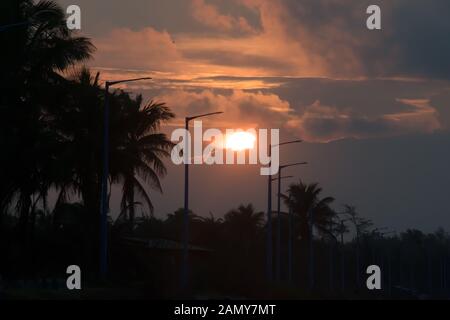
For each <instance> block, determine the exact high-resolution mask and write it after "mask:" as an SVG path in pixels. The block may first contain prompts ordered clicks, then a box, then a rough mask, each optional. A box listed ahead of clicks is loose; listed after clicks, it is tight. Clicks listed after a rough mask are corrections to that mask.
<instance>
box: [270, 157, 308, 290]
mask: <svg viewBox="0 0 450 320" xmlns="http://www.w3.org/2000/svg"><path fill="white" fill-rule="evenodd" d="M307 164H308V163H307V162H297V163H292V164H288V165H283V166H280V168H279V170H278V204H277V218H278V226H277V227H278V232H277V237H276V239H277V264H276V279H277V281H280V280H281V213H280V212H281V180H282V179H281V174H282V171H283V170H284V169H286V168H290V167H296V166H302V165H307Z"/></svg>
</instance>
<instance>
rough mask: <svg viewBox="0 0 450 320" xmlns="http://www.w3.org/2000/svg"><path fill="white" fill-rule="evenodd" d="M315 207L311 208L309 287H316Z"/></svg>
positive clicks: (311, 288)
mask: <svg viewBox="0 0 450 320" xmlns="http://www.w3.org/2000/svg"><path fill="white" fill-rule="evenodd" d="M313 230H314V209H313V208H310V209H309V289H310V290H311V291H312V290H313V289H314V236H313Z"/></svg>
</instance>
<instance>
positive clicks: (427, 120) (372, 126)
mask: <svg viewBox="0 0 450 320" xmlns="http://www.w3.org/2000/svg"><path fill="white" fill-rule="evenodd" d="M402 102H403V103H404V104H406V105H409V106H411V107H412V108H411V110H410V111H409V112H402V113H397V114H388V115H380V116H378V117H368V116H361V115H355V114H352V113H351V112H343V111H340V110H338V109H337V108H336V107H330V106H324V105H322V104H321V103H320V101H316V102H315V103H314V104H312V105H310V106H308V107H307V108H306V110H305V112H304V113H303V114H302V115H301V116H298V117H296V118H294V119H292V120H290V121H289V122H288V123H287V128H288V129H290V130H291V131H293V132H296V133H297V134H298V135H299V136H301V137H302V138H303V139H305V140H307V141H311V142H329V141H334V140H339V139H346V138H356V139H365V138H376V137H392V136H398V135H405V134H415V133H432V132H434V131H436V130H439V129H440V124H439V122H438V120H437V118H436V113H435V109H434V108H432V107H431V106H430V105H429V101H427V100H407V101H402Z"/></svg>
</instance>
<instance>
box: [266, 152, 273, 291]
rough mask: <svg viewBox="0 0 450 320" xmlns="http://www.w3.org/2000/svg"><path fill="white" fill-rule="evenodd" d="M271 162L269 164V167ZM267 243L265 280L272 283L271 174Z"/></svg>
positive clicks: (268, 191)
mask: <svg viewBox="0 0 450 320" xmlns="http://www.w3.org/2000/svg"><path fill="white" fill-rule="evenodd" d="M269 158H270V159H272V144H270V145H269ZM271 165H272V161H271V162H270V163H269V167H271ZM267 180H268V183H267V239H266V241H267V243H266V250H267V252H266V273H267V280H268V281H269V282H270V281H272V275H273V271H272V263H273V249H272V174H270V175H269V176H268V178H267Z"/></svg>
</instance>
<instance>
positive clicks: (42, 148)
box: [0, 0, 94, 231]
mask: <svg viewBox="0 0 450 320" xmlns="http://www.w3.org/2000/svg"><path fill="white" fill-rule="evenodd" d="M13 7H14V8H13V9H12V11H14V12H15V18H16V19H17V20H15V21H10V23H18V22H25V23H23V24H21V25H20V26H19V27H17V28H13V29H11V30H8V31H6V32H2V33H1V41H2V46H3V45H4V47H5V48H8V50H5V51H6V57H5V59H2V73H1V76H0V77H1V78H0V79H1V85H2V88H3V89H4V94H2V96H1V98H0V99H1V100H0V119H2V120H1V123H0V127H1V132H0V135H1V140H0V146H1V149H2V152H3V153H4V155H5V156H3V157H2V160H1V162H0V167H1V168H2V169H1V170H2V175H1V176H2V180H3V183H2V187H1V188H0V205H1V208H0V209H1V211H5V210H7V208H9V207H10V205H11V202H12V200H13V199H15V198H17V199H19V201H18V202H17V209H18V210H19V216H20V229H21V230H22V231H24V230H25V229H27V225H28V222H29V217H30V214H31V213H30V209H31V207H32V205H33V200H32V197H33V195H35V194H38V195H39V198H40V199H42V200H45V198H46V193H47V190H48V189H49V187H50V185H51V179H50V178H49V177H51V176H52V172H51V169H52V164H53V160H54V158H53V153H52V152H51V150H52V147H53V146H54V145H55V143H56V141H55V137H54V136H53V132H52V131H51V130H49V127H48V123H47V118H48V117H49V114H48V113H49V109H51V108H52V106H53V105H54V104H55V102H56V101H58V99H54V98H55V97H57V96H58V95H59V93H58V90H59V86H56V85H61V84H63V83H65V80H64V79H63V77H62V76H61V75H60V72H61V71H64V70H65V69H66V68H67V67H69V66H71V65H73V64H75V63H77V62H80V61H83V60H85V59H88V58H89V57H90V55H91V53H92V52H93V50H94V47H93V46H92V44H91V43H90V41H89V40H88V39H87V38H83V37H74V36H73V33H72V32H71V31H70V30H69V29H68V28H67V25H66V19H65V13H64V11H63V10H62V8H61V7H60V6H59V5H57V4H56V3H54V2H52V1H40V2H38V3H37V4H36V3H34V1H31V0H28V1H27V0H21V1H17V2H16V3H15V4H14V6H13Z"/></svg>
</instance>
